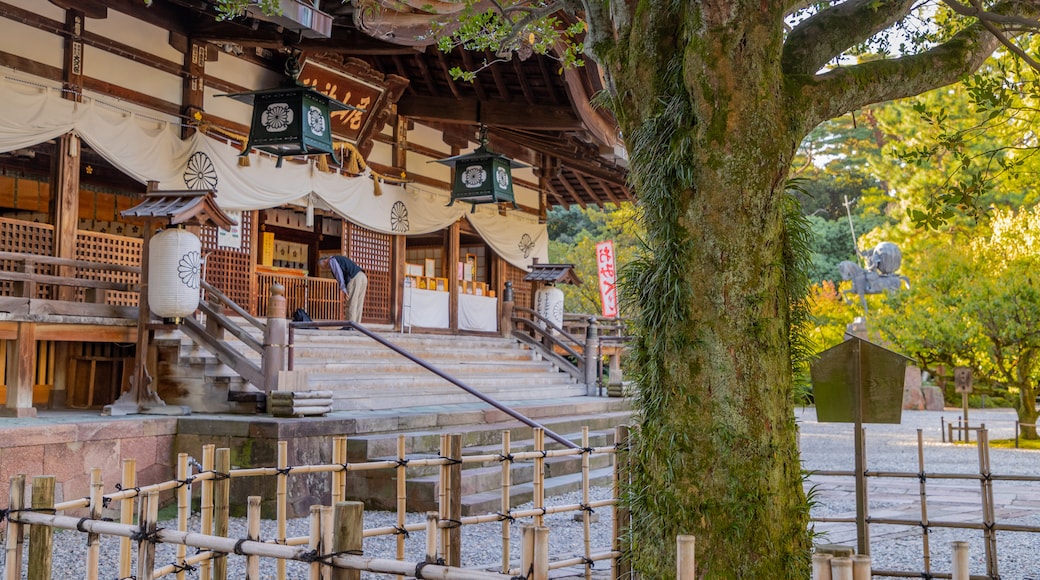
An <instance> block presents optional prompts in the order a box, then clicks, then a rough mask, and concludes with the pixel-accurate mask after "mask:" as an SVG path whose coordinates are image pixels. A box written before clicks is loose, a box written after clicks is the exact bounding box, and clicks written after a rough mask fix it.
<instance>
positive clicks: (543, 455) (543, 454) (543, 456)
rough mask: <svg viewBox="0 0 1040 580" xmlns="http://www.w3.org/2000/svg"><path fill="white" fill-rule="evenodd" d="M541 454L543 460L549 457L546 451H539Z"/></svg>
mask: <svg viewBox="0 0 1040 580" xmlns="http://www.w3.org/2000/svg"><path fill="white" fill-rule="evenodd" d="M539 453H541V454H542V459H545V458H546V457H549V452H548V451H546V450H545V449H542V450H541V451H539Z"/></svg>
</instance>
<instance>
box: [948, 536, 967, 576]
mask: <svg viewBox="0 0 1040 580" xmlns="http://www.w3.org/2000/svg"><path fill="white" fill-rule="evenodd" d="M969 570H970V568H969V566H968V542H953V574H952V575H951V578H952V580H968V578H969V577H970V576H969V574H968V571H969Z"/></svg>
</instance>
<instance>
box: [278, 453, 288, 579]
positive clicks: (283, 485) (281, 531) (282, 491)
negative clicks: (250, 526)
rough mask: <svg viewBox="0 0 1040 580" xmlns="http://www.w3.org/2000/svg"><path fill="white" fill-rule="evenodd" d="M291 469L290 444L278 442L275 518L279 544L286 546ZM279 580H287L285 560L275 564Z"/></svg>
mask: <svg viewBox="0 0 1040 580" xmlns="http://www.w3.org/2000/svg"><path fill="white" fill-rule="evenodd" d="M288 467H289V443H288V442H287V441H279V442H278V469H279V470H281V471H280V472H279V473H278V476H277V480H276V489H275V518H276V519H277V520H278V538H277V540H278V543H280V544H285V535H286V519H287V516H288V513H289V499H288V489H289V475H288V473H287V472H286V471H285V469H286V468H288ZM275 566H276V570H277V574H278V578H279V580H280V579H282V578H285V560H281V559H279V560H278V562H276V563H275Z"/></svg>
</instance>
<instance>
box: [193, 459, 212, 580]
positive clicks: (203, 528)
mask: <svg viewBox="0 0 1040 580" xmlns="http://www.w3.org/2000/svg"><path fill="white" fill-rule="evenodd" d="M216 448H217V446H216V445H212V444H207V445H203V446H202V471H203V472H204V473H212V472H213V455H214V453H215V451H216ZM189 501H190V498H189ZM199 531H200V532H202V533H203V534H206V535H210V534H212V533H213V479H203V480H202V489H201V490H200V491H199ZM212 564H213V563H212V562H211V561H210V560H209V559H206V560H203V561H202V562H201V564H200V565H199V580H210V578H211V577H212V574H213V568H212Z"/></svg>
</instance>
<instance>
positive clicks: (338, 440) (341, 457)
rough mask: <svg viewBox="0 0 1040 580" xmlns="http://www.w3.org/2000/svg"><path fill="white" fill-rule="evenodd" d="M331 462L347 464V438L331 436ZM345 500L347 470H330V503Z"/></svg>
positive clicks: (334, 503)
mask: <svg viewBox="0 0 1040 580" xmlns="http://www.w3.org/2000/svg"><path fill="white" fill-rule="evenodd" d="M332 462H333V463H335V464H336V465H346V464H347V438H346V436H344V435H338V436H336V437H333V438H332ZM341 501H347V470H346V469H342V470H339V471H333V472H332V504H333V505H336V504H337V503H338V502H341Z"/></svg>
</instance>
